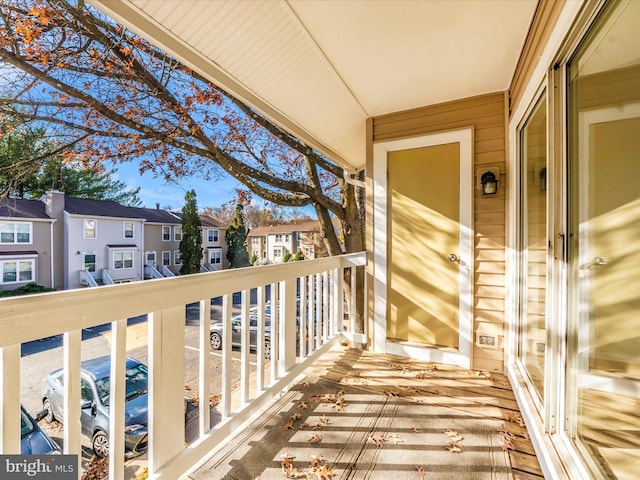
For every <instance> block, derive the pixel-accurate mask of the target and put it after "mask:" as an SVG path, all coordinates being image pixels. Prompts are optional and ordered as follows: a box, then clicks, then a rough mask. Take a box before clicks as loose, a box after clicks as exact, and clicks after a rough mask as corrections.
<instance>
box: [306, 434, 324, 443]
mask: <svg viewBox="0 0 640 480" xmlns="http://www.w3.org/2000/svg"><path fill="white" fill-rule="evenodd" d="M309 441H310V442H311V443H320V442H321V441H322V435H318V434H317V433H316V434H315V435H311V436H310V437H309Z"/></svg>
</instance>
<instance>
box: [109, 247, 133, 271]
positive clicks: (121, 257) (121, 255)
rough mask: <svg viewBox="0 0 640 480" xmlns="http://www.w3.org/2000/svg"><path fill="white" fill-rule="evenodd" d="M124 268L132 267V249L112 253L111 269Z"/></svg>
mask: <svg viewBox="0 0 640 480" xmlns="http://www.w3.org/2000/svg"><path fill="white" fill-rule="evenodd" d="M124 268H133V251H130V250H127V251H123V252H114V253H113V269H114V270H122V269H124Z"/></svg>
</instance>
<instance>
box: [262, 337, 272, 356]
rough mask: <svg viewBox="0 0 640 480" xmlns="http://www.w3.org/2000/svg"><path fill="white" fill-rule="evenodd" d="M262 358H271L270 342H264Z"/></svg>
mask: <svg viewBox="0 0 640 480" xmlns="http://www.w3.org/2000/svg"><path fill="white" fill-rule="evenodd" d="M264 358H266V359H269V358H271V342H270V341H269V340H265V341H264Z"/></svg>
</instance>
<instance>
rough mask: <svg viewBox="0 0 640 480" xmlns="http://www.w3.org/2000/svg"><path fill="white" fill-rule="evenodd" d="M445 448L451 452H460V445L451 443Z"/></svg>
mask: <svg viewBox="0 0 640 480" xmlns="http://www.w3.org/2000/svg"><path fill="white" fill-rule="evenodd" d="M446 448H447V450H449V451H450V452H452V453H462V447H461V446H460V445H454V444H451V445H449V446H448V447H446Z"/></svg>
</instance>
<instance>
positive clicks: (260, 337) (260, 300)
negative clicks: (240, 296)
mask: <svg viewBox="0 0 640 480" xmlns="http://www.w3.org/2000/svg"><path fill="white" fill-rule="evenodd" d="M265 293H266V292H265V288H264V285H263V286H260V287H258V292H257V294H256V302H257V304H258V332H257V335H256V337H257V339H256V342H257V345H256V354H257V357H258V358H257V359H256V363H257V365H258V366H257V367H256V392H261V391H262V389H263V388H264V337H265V335H264V330H265V329H264V303H265V299H264V298H265Z"/></svg>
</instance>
